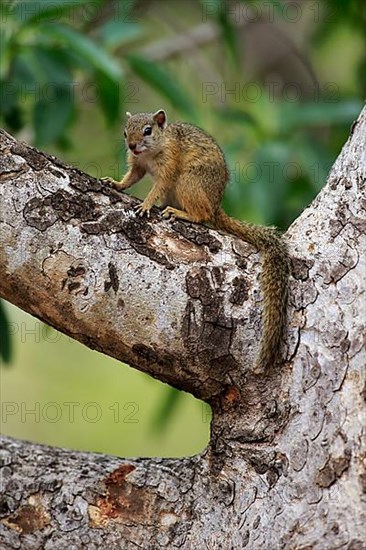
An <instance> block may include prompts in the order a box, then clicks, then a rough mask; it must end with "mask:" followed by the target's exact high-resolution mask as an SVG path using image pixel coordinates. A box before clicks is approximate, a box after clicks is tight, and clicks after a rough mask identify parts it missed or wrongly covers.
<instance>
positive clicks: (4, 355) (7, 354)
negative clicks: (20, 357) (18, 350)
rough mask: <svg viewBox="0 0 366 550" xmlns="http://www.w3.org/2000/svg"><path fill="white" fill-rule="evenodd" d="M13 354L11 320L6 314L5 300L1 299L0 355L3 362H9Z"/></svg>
mask: <svg viewBox="0 0 366 550" xmlns="http://www.w3.org/2000/svg"><path fill="white" fill-rule="evenodd" d="M12 355H13V349H12V341H11V336H10V327H9V320H8V317H7V315H6V311H5V306H4V302H3V300H0V357H1V360H2V361H1V362H4V364H9V363H10V361H11V359H12Z"/></svg>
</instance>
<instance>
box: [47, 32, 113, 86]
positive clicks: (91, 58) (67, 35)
mask: <svg viewBox="0 0 366 550" xmlns="http://www.w3.org/2000/svg"><path fill="white" fill-rule="evenodd" d="M39 32H40V33H44V34H45V35H47V36H49V37H50V38H52V40H54V41H55V42H57V41H60V42H61V43H62V44H63V45H65V46H67V47H68V48H70V49H71V50H74V51H75V52H77V53H78V55H79V56H80V57H82V58H84V59H85V61H86V62H88V63H90V64H91V66H92V67H93V68H94V69H97V70H98V71H100V72H102V73H104V74H105V75H106V76H108V77H109V78H110V79H112V80H116V81H119V80H120V79H121V76H122V71H121V68H120V67H119V65H118V63H117V62H116V61H115V60H114V59H113V58H112V57H111V56H110V55H109V54H107V53H106V52H105V51H104V50H103V49H102V48H101V47H100V46H98V45H97V44H96V43H95V42H93V41H92V40H90V39H89V38H87V37H86V36H84V35H82V34H81V33H79V32H78V31H76V30H75V29H72V28H71V27H68V26H66V25H62V24H59V23H53V24H52V25H51V24H43V25H40V28H39Z"/></svg>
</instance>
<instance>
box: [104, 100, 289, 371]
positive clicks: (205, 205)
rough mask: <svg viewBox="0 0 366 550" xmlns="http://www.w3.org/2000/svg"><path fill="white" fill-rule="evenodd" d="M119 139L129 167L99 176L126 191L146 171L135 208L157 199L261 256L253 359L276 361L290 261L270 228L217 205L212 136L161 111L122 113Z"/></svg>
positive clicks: (220, 176) (261, 364)
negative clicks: (149, 180)
mask: <svg viewBox="0 0 366 550" xmlns="http://www.w3.org/2000/svg"><path fill="white" fill-rule="evenodd" d="M126 115H127V122H126V127H125V130H124V137H125V141H126V145H127V147H128V152H127V161H128V166H129V169H128V171H127V173H126V174H125V176H124V177H123V178H122V180H121V181H120V182H116V181H115V180H113V179H112V178H108V177H107V178H103V180H104V181H105V182H107V183H110V184H112V185H113V186H114V187H115V188H116V189H119V190H124V189H128V188H129V187H131V185H133V184H134V183H136V182H138V181H139V180H141V178H142V177H143V176H144V175H145V174H146V173H149V174H151V175H152V177H153V180H154V185H153V187H152V189H151V191H150V192H149V193H148V195H147V197H146V198H145V200H144V201H143V202H142V203H141V204H139V205H138V206H137V207H136V210H137V213H138V214H139V215H140V216H143V215H144V214H146V215H147V216H148V217H149V215H150V209H151V208H152V206H153V205H154V203H156V202H157V201H158V200H160V201H161V203H162V206H163V212H162V214H163V216H164V217H165V218H173V219H174V218H179V219H182V220H188V221H191V222H196V223H207V224H209V225H211V226H212V227H213V228H215V229H219V230H223V231H226V232H227V233H231V234H232V235H236V236H237V237H239V238H240V239H242V240H244V241H246V242H247V243H249V244H251V245H252V246H254V247H255V248H256V249H258V251H259V252H261V254H262V261H261V266H262V273H261V287H262V292H263V314H262V319H263V320H262V336H261V341H260V345H259V352H258V354H257V359H256V368H257V369H259V370H260V371H262V370H265V369H269V368H271V367H272V366H275V365H276V364H277V363H278V361H279V353H280V348H281V341H282V336H283V332H284V327H285V318H286V306H287V290H288V277H289V272H290V260H289V256H288V252H287V247H286V244H285V243H284V241H283V240H282V238H281V236H280V235H279V234H278V233H277V231H276V230H275V229H274V228H273V227H264V226H260V225H254V224H250V223H246V222H240V221H238V220H236V219H234V218H231V217H229V216H228V215H227V214H226V213H225V212H224V210H222V208H221V207H220V203H221V199H222V197H223V194H224V189H225V186H226V184H227V182H228V180H229V171H228V168H227V165H226V161H225V157H224V154H223V152H222V150H221V148H220V147H219V145H218V144H217V143H216V141H215V139H214V138H213V137H212V136H210V135H209V134H207V133H206V132H205V131H204V130H202V129H201V128H198V127H197V126H194V125H192V124H188V123H183V122H174V123H171V124H168V123H167V116H166V113H165V111H164V110H162V109H161V110H159V111H157V112H156V113H137V114H134V115H131V113H128V112H127V113H126Z"/></svg>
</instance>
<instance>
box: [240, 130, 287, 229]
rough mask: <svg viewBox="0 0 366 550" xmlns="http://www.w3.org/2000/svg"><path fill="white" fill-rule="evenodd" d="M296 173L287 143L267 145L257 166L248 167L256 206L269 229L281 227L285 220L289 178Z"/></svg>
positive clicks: (256, 156) (270, 142) (255, 161)
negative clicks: (284, 210)
mask: <svg viewBox="0 0 366 550" xmlns="http://www.w3.org/2000/svg"><path fill="white" fill-rule="evenodd" d="M292 170H294V171H295V172H296V170H297V165H295V163H294V162H293V159H292V158H291V157H290V151H289V149H288V145H287V143H284V142H282V141H274V140H273V141H267V142H265V143H263V145H262V146H261V147H260V148H259V149H258V151H257V153H256V155H255V157H254V162H253V163H252V165H250V166H249V164H248V166H247V171H246V173H247V180H248V183H249V186H250V187H249V188H250V195H251V197H252V200H253V205H254V206H255V207H256V209H257V210H258V212H260V213H261V215H262V216H264V218H263V222H264V223H265V224H267V225H270V224H275V225H279V224H280V222H281V219H282V217H283V203H284V197H285V195H286V192H287V186H288V185H289V179H288V177H286V176H287V175H290V174H291V171H292Z"/></svg>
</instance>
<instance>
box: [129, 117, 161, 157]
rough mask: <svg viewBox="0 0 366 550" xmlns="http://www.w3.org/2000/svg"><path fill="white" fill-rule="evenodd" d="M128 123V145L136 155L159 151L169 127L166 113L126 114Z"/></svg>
mask: <svg viewBox="0 0 366 550" xmlns="http://www.w3.org/2000/svg"><path fill="white" fill-rule="evenodd" d="M126 115H127V121H126V126H125V130H124V136H125V140H126V145H127V147H128V148H129V150H130V151H131V153H133V154H134V155H140V154H141V153H153V152H155V151H158V150H159V148H160V147H161V143H162V140H163V134H164V129H165V128H166V125H167V118H166V114H165V111H163V110H162V109H160V110H159V111H156V113H137V114H135V115H131V113H126Z"/></svg>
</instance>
